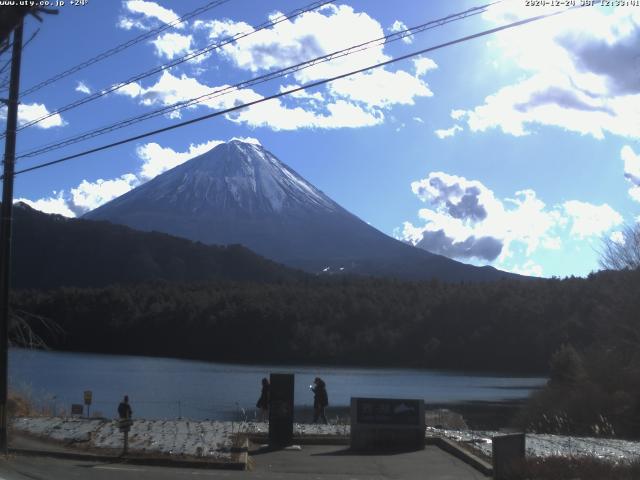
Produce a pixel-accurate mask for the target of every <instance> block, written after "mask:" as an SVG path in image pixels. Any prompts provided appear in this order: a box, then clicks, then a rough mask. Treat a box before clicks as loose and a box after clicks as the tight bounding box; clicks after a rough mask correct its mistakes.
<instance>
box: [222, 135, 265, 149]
mask: <svg viewBox="0 0 640 480" xmlns="http://www.w3.org/2000/svg"><path fill="white" fill-rule="evenodd" d="M233 140H240V141H241V142H244V143H250V144H252V145H260V146H262V143H261V142H260V140H258V139H257V138H255V137H231V138H230V139H229V141H230V142H231V141H233ZM212 148H213V147H212Z"/></svg>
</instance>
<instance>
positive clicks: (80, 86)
mask: <svg viewBox="0 0 640 480" xmlns="http://www.w3.org/2000/svg"><path fill="white" fill-rule="evenodd" d="M76 92H80V93H85V94H87V95H91V89H90V88H89V87H88V86H87V84H86V83H84V82H83V81H82V80H79V81H78V84H77V85H76Z"/></svg>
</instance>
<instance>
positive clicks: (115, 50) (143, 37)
mask: <svg viewBox="0 0 640 480" xmlns="http://www.w3.org/2000/svg"><path fill="white" fill-rule="evenodd" d="M229 1H230V0H215V1H212V2H209V3H207V4H206V5H203V6H202V7H199V8H196V9H195V10H192V11H191V12H189V13H186V14H184V15H183V16H181V17H179V18H176V19H175V20H173V21H171V22H169V23H166V24H164V25H161V26H159V27H157V28H154V29H152V30H149V31H148V32H145V33H143V34H141V35H138V36H137V37H134V38H132V39H131V40H128V41H126V42H124V43H121V44H120V45H117V46H115V47H113V48H110V49H109V50H106V51H104V52H102V53H100V54H98V55H96V56H94V57H92V58H90V59H88V60H85V61H84V62H82V63H79V64H77V65H75V66H73V67H71V68H69V69H67V70H64V71H62V72H60V73H58V74H56V75H54V76H52V77H50V78H48V79H46V80H43V81H42V82H40V83H38V84H36V85H34V86H32V87H30V88H28V89H26V90H24V91H22V92H20V97H25V96H26V95H29V94H31V93H33V92H36V91H38V90H40V89H41V88H44V87H46V86H48V85H51V84H52V83H55V82H57V81H58V80H61V79H63V78H65V77H68V76H69V75H72V74H74V73H76V72H79V71H80V70H83V69H85V68H87V67H89V66H91V65H93V64H95V63H98V62H100V61H102V60H104V59H106V58H109V57H111V56H113V55H115V54H117V53H120V52H122V51H124V50H126V49H127V48H129V47H132V46H133V45H136V44H138V43H140V42H143V41H144V40H147V39H149V38H152V37H154V36H156V35H157V34H159V33H162V32H164V31H165V30H168V29H170V28H173V27H175V26H177V25H179V24H181V23H184V22H186V21H187V20H190V19H192V18H193V17H196V16H198V15H201V14H202V13H204V12H207V11H209V10H212V9H214V8H216V7H218V6H220V5H222V4H224V3H227V2H229Z"/></svg>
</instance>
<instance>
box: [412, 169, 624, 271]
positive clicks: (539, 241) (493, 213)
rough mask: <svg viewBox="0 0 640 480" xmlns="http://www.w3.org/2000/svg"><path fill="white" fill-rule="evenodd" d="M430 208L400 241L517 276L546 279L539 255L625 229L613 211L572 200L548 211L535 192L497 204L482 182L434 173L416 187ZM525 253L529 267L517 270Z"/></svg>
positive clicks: (603, 206) (496, 199)
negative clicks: (517, 261) (536, 259)
mask: <svg viewBox="0 0 640 480" xmlns="http://www.w3.org/2000/svg"><path fill="white" fill-rule="evenodd" d="M411 189H412V191H413V193H414V194H415V195H416V196H417V197H418V198H419V199H420V200H422V201H423V202H424V203H426V204H427V206H428V207H429V208H423V209H421V210H420V211H419V212H418V216H419V218H420V219H421V220H422V221H423V224H422V225H414V224H413V223H411V222H404V224H403V228H402V234H401V238H402V239H403V240H405V241H407V242H409V243H410V244H412V245H415V246H417V247H420V248H424V249H425V250H428V251H430V252H433V253H439V254H442V255H447V256H449V257H452V258H459V259H477V260H481V261H484V262H492V263H494V264H495V265H496V266H498V267H500V268H504V269H507V270H510V271H513V272H517V273H527V274H536V275H540V274H542V270H541V268H540V266H539V265H537V264H535V263H534V262H533V260H532V259H531V258H530V256H531V255H532V254H534V253H535V252H536V251H538V250H539V249H545V250H558V249H560V248H561V246H562V244H563V241H562V237H563V236H566V237H568V238H575V239H578V240H580V239H584V238H587V237H598V236H600V235H602V234H603V233H606V232H608V231H610V230H612V229H613V228H614V227H616V226H618V225H620V224H621V223H622V217H621V216H620V214H619V213H618V212H616V211H615V210H613V209H612V208H611V207H610V206H609V205H606V204H603V205H593V204H591V203H587V202H581V201H577V200H571V201H568V202H565V203H563V204H562V205H555V206H550V207H549V206H547V205H546V204H545V203H544V202H543V201H542V200H541V199H540V198H538V196H537V195H536V193H535V192H534V191H533V190H530V189H529V190H521V191H518V192H516V193H515V196H514V197H513V198H505V199H498V198H496V196H495V195H494V193H493V192H492V191H491V190H490V189H488V188H487V187H486V186H485V185H484V184H482V183H481V182H479V181H477V180H468V179H466V178H464V177H460V176H456V175H450V174H447V173H444V172H431V173H430V174H429V175H428V176H427V177H426V178H423V179H421V180H417V181H414V182H412V183H411ZM516 251H518V252H520V251H523V253H524V258H525V263H523V264H520V265H518V264H516V265H514V264H513V257H514V255H515V252H516Z"/></svg>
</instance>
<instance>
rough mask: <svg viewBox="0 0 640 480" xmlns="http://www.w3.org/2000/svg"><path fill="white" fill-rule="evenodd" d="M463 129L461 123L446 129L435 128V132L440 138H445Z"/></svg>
mask: <svg viewBox="0 0 640 480" xmlns="http://www.w3.org/2000/svg"><path fill="white" fill-rule="evenodd" d="M461 131H462V127H461V126H460V125H454V126H453V127H451V128H448V129H446V130H443V129H439V130H435V131H434V132H433V133H435V134H436V136H437V137H438V138H439V139H443V138H448V137H453V136H454V135H455V134H456V133H458V132H461Z"/></svg>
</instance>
